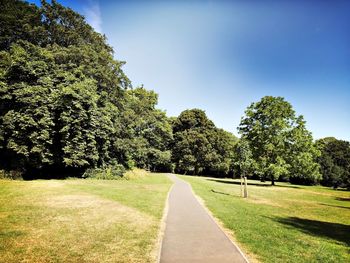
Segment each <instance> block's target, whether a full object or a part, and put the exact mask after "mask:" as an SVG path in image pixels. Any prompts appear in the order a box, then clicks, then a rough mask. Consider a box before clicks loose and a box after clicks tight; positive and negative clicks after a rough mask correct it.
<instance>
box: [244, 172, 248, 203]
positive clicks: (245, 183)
mask: <svg viewBox="0 0 350 263" xmlns="http://www.w3.org/2000/svg"><path fill="white" fill-rule="evenodd" d="M247 197H248V189H247V177H246V176H244V198H247Z"/></svg>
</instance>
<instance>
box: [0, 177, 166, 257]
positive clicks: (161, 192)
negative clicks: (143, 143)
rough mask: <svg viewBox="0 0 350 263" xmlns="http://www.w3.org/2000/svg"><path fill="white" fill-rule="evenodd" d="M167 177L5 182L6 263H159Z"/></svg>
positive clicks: (1, 191)
mask: <svg viewBox="0 0 350 263" xmlns="http://www.w3.org/2000/svg"><path fill="white" fill-rule="evenodd" d="M170 186H171V182H170V180H169V179H168V178H167V177H166V176H164V175H162V174H149V175H147V176H143V177H142V178H138V179H132V180H110V181H104V180H83V179H73V180H36V181H7V180H0V262H154V261H155V257H156V254H155V253H153V252H154V251H153V250H154V248H155V245H156V243H157V237H158V230H159V226H160V221H161V218H162V213H163V208H164V204H165V199H166V197H167V193H168V190H169V188H170Z"/></svg>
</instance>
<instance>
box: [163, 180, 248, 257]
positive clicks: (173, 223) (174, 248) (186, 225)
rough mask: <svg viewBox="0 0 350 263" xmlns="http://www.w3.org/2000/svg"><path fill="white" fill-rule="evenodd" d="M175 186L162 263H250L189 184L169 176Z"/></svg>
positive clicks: (167, 218) (170, 204)
mask: <svg viewBox="0 0 350 263" xmlns="http://www.w3.org/2000/svg"><path fill="white" fill-rule="evenodd" d="M168 176H169V178H170V179H171V180H172V181H173V182H174V185H173V187H172V189H171V192H170V194H169V199H168V214H167V217H166V227H165V232H164V236H163V240H162V247H161V253H160V259H159V261H160V262H161V263H175V262H176V263H187V262H188V263H190V262H191V263H195V262H203V263H204V262H205V263H206V262H213V263H214V262H215V263H226V262H231V263H232V262H247V260H246V259H245V257H244V256H243V254H242V253H241V251H240V249H239V248H238V247H237V246H236V245H235V244H234V243H233V242H232V241H231V240H230V239H229V238H228V237H227V235H226V234H225V233H224V232H223V231H222V230H221V228H220V227H219V226H218V224H217V223H216V222H215V221H214V220H213V218H212V217H211V216H210V215H209V214H208V212H207V210H206V209H205V208H204V207H203V206H202V204H200V203H199V202H198V200H197V198H196V197H195V196H194V194H193V191H192V188H191V186H190V184H189V183H187V182H185V181H183V180H181V179H179V178H178V177H177V176H176V175H173V174H169V175H168Z"/></svg>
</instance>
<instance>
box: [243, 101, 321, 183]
mask: <svg viewBox="0 0 350 263" xmlns="http://www.w3.org/2000/svg"><path fill="white" fill-rule="evenodd" d="M304 124H305V122H304V121H303V118H302V116H298V117H297V116H296V115H295V112H294V110H293V108H292V106H291V104H290V103H288V102H287V101H285V100H284V98H282V97H272V96H266V97H263V98H262V99H261V100H260V101H259V102H256V103H252V104H251V105H250V106H249V107H248V108H247V110H246V111H245V116H244V117H243V118H242V120H241V123H240V125H239V127H238V130H239V133H240V134H242V138H243V139H245V140H247V141H248V143H249V145H250V148H251V151H252V155H253V159H254V160H255V163H256V167H257V171H256V172H257V173H258V174H259V175H260V177H261V179H262V180H265V179H270V180H271V184H272V185H274V183H275V180H277V179H278V178H280V177H284V178H289V176H291V175H292V176H294V177H301V176H302V177H307V178H315V180H317V178H319V174H318V171H317V167H316V166H317V165H315V161H314V158H315V156H314V154H315V151H314V149H313V148H312V147H313V145H312V137H311V134H310V133H309V132H308V131H307V130H306V128H305V125H304ZM299 165H302V167H303V168H305V167H308V166H309V165H311V167H315V170H313V169H312V170H310V169H308V170H303V171H302V170H300V169H299V167H298V166H299ZM295 172H297V173H296V174H295ZM307 182H309V181H307Z"/></svg>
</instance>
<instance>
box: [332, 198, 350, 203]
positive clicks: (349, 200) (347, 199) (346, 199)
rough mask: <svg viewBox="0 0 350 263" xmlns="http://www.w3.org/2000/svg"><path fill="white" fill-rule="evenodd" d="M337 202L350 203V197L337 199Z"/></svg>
mask: <svg viewBox="0 0 350 263" xmlns="http://www.w3.org/2000/svg"><path fill="white" fill-rule="evenodd" d="M335 200H338V201H348V202H350V198H349V197H336V198H335Z"/></svg>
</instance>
